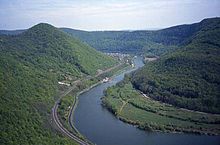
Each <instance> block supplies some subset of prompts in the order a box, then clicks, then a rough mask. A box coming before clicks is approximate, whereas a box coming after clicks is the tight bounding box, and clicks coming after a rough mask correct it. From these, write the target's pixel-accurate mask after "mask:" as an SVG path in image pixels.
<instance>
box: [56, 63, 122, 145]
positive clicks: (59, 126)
mask: <svg viewBox="0 0 220 145" xmlns="http://www.w3.org/2000/svg"><path fill="white" fill-rule="evenodd" d="M122 64H123V63H119V64H118V65H116V66H113V67H111V68H109V69H106V70H105V71H102V72H101V73H99V74H97V75H95V77H98V76H100V75H102V74H104V73H107V72H109V71H111V70H113V69H115V68H117V67H119V66H120V65H122ZM86 79H90V78H86ZM79 82H81V80H80V79H78V80H76V81H74V82H73V83H72V84H73V85H72V86H71V87H70V88H69V89H68V90H67V91H66V92H64V93H63V94H62V95H60V98H59V99H58V100H57V101H56V102H55V105H54V107H53V108H52V119H53V121H54V123H55V124H56V126H57V127H58V128H59V130H60V131H61V132H62V133H63V134H65V135H66V136H68V137H70V138H71V139H73V140H75V141H76V142H78V143H79V144H81V145H90V144H89V143H88V142H85V141H83V140H82V139H80V138H79V137H77V136H76V135H74V134H72V133H71V132H69V131H68V130H67V129H66V128H65V127H64V126H63V125H62V123H61V122H60V120H59V118H58V115H57V109H58V106H59V103H60V100H61V98H62V97H64V96H66V95H67V94H69V93H70V92H71V91H72V90H73V89H74V88H75V87H76V84H78V83H79Z"/></svg>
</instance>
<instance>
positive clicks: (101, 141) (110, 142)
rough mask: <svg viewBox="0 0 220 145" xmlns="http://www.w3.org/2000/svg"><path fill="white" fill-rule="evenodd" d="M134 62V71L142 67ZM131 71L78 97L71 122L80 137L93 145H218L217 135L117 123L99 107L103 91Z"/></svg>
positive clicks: (140, 63)
mask: <svg viewBox="0 0 220 145" xmlns="http://www.w3.org/2000/svg"><path fill="white" fill-rule="evenodd" d="M134 63H135V68H134V69H138V68H139V67H142V66H143V65H144V64H143V62H142V59H141V57H137V58H135V59H134ZM134 69H132V70H134ZM132 70H129V71H127V72H124V73H122V74H120V75H117V76H115V77H113V79H112V80H111V81H110V82H108V83H103V84H100V85H98V86H96V87H94V88H92V89H90V90H89V91H87V92H85V93H83V94H81V95H80V96H79V102H78V105H77V107H76V109H75V111H74V115H73V117H72V122H73V123H74V125H75V127H76V128H77V129H78V130H79V132H80V133H81V134H82V135H84V136H85V137H86V138H87V139H89V140H90V141H92V142H93V143H95V144H97V145H220V136H206V135H195V134H183V133H176V134H175V133H159V132H147V131H143V130H140V129H138V128H136V127H135V126H133V125H129V124H127V123H124V122H122V121H120V120H119V119H117V118H116V117H115V116H114V115H113V114H112V113H110V112H109V111H108V110H107V109H106V108H104V107H102V105H101V97H103V96H104V95H103V91H104V90H105V89H106V88H107V87H109V86H112V85H114V84H116V83H117V82H119V81H121V80H122V79H123V77H124V74H125V73H129V72H131V71H132Z"/></svg>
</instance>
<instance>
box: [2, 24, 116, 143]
mask: <svg viewBox="0 0 220 145" xmlns="http://www.w3.org/2000/svg"><path fill="white" fill-rule="evenodd" d="M0 56H1V57H0V102H1V105H0V124H1V125H0V128H1V132H0V136H1V139H0V144H22V145H24V144H36V145H39V144H75V143H74V142H73V141H71V140H70V139H68V138H64V137H62V136H61V135H60V134H58V133H57V132H56V131H55V130H54V129H53V127H52V126H51V118H50V113H51V108H52V106H53V105H54V102H55V100H56V98H57V97H58V96H57V87H58V83H57V82H58V80H62V79H63V76H69V77H71V78H72V79H73V80H75V79H77V78H79V77H83V76H85V75H95V74H96V73H97V70H98V69H102V70H104V69H105V68H107V67H110V66H113V65H114V64H116V61H115V60H113V59H111V58H110V57H107V56H105V55H103V54H101V53H100V52H97V51H96V50H95V49H93V48H91V47H90V46H88V45H87V44H84V43H82V42H80V41H79V40H76V39H74V38H72V37H71V36H69V35H67V34H66V33H64V32H62V31H60V30H59V29H57V28H55V27H53V26H51V25H49V24H38V25H36V26H34V27H32V28H30V29H28V30H27V31H25V32H23V33H22V34H19V35H16V36H3V35H2V36H0Z"/></svg>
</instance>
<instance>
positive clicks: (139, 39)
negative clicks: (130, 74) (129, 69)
mask: <svg viewBox="0 0 220 145" xmlns="http://www.w3.org/2000/svg"><path fill="white" fill-rule="evenodd" d="M207 20H208V21H211V20H210V19H207ZM207 20H204V21H202V22H200V23H195V24H189V25H179V26H174V27H170V28H166V29H162V30H154V31H149V30H138V31H82V30H75V29H70V28H60V30H62V31H64V32H66V33H68V34H70V35H71V36H73V37H74V38H77V39H80V40H81V41H83V42H85V43H87V44H89V45H90V46H92V47H94V48H96V49H97V50H99V51H102V52H119V53H130V54H147V55H157V56H159V55H162V54H165V53H168V52H172V51H174V50H175V49H176V48H177V47H178V46H181V45H183V44H185V43H187V41H188V40H189V38H191V37H192V36H193V35H194V34H196V33H197V32H198V31H200V30H201V29H202V28H203V26H205V25H206V23H207ZM23 32H25V30H15V31H6V30H1V31H0V34H6V35H17V34H20V33H23Z"/></svg>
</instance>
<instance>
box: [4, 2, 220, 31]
mask: <svg viewBox="0 0 220 145" xmlns="http://www.w3.org/2000/svg"><path fill="white" fill-rule="evenodd" d="M217 16H218V17H219V16H220V0H0V20H1V23H0V29H22V28H29V27H31V26H33V25H35V24H37V23H40V22H47V23H50V24H52V25H54V26H57V27H70V28H74V29H83V30H134V29H135V30H137V29H139V30H140V29H151V28H164V27H169V26H173V25H178V24H185V23H194V22H199V21H201V20H202V19H204V18H208V17H217Z"/></svg>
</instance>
